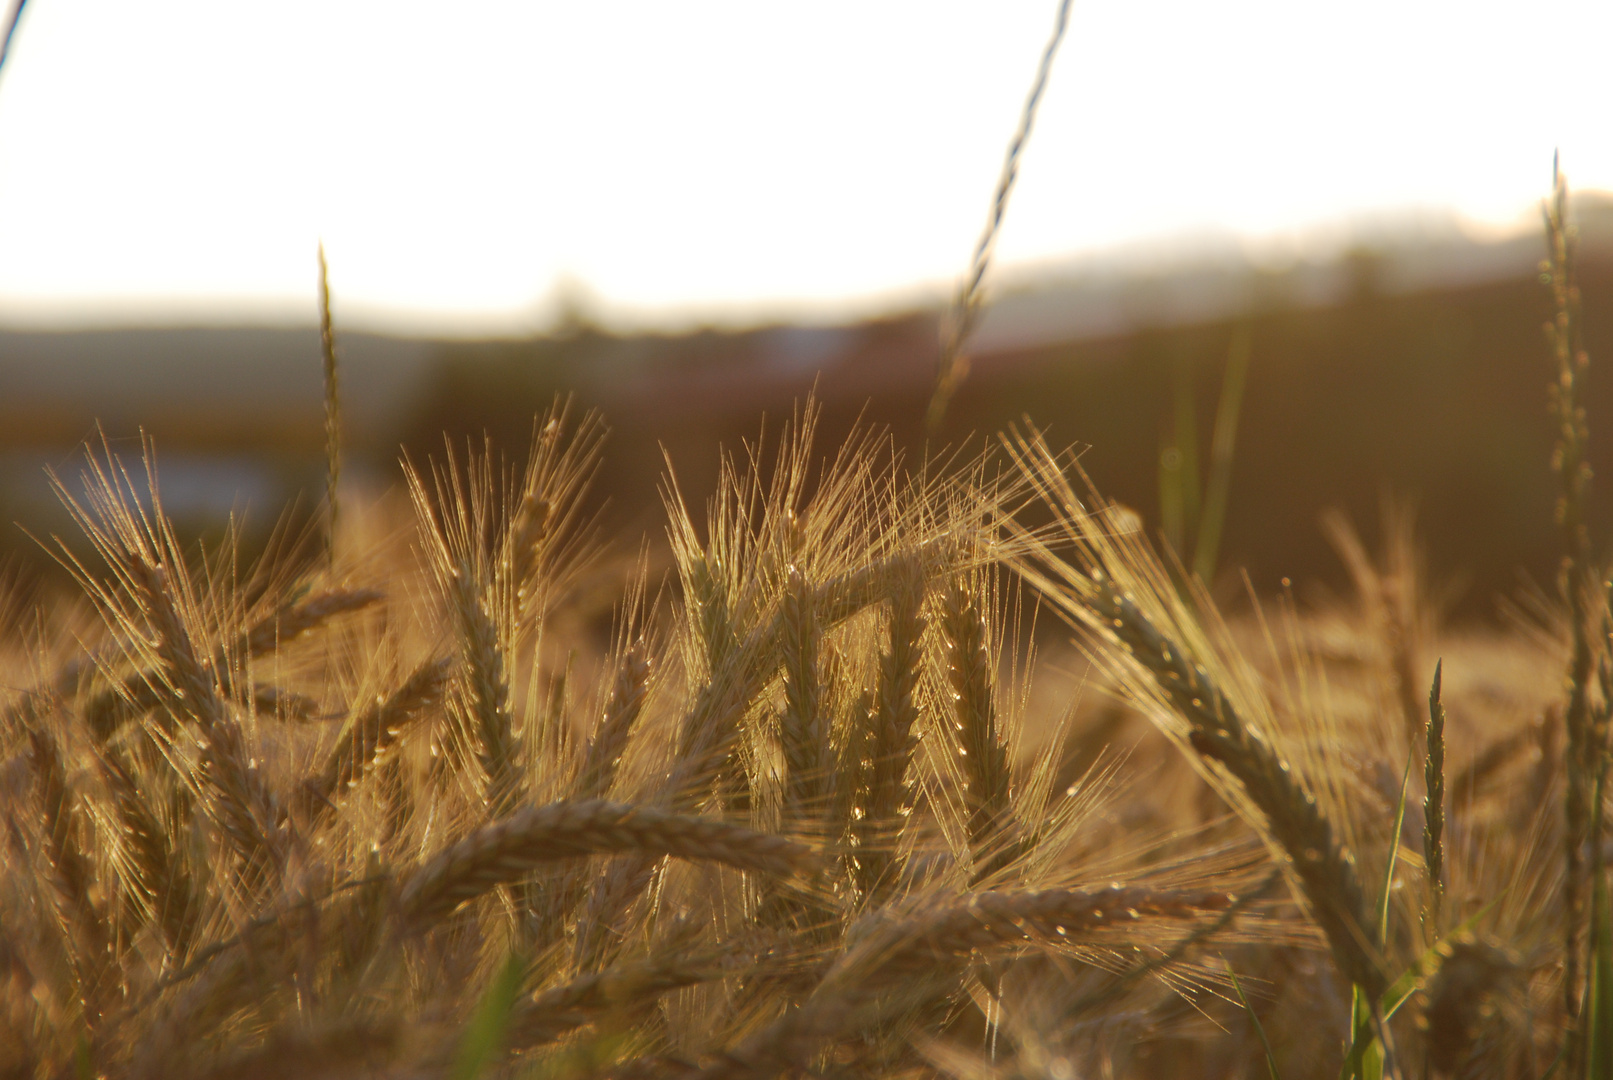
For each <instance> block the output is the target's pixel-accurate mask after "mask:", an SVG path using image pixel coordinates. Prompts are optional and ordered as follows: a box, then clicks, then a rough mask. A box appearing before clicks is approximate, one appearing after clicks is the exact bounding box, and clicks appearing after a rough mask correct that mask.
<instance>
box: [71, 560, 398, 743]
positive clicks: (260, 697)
mask: <svg viewBox="0 0 1613 1080" xmlns="http://www.w3.org/2000/svg"><path fill="white" fill-rule="evenodd" d="M380 599H382V594H381V593H379V592H376V591H374V590H373V589H338V590H333V591H331V592H326V593H320V594H319V595H317V596H313V597H310V598H309V599H307V600H304V601H302V602H300V603H297V604H291V605H288V606H286V607H284V608H282V609H280V610H279V611H276V612H275V613H274V614H272V615H270V616H268V617H267V618H265V619H262V620H260V621H259V622H257V623H255V624H253V626H251V627H250V628H249V629H248V630H247V631H246V632H245V633H244V634H242V635H241V641H240V652H241V654H242V655H245V656H251V657H257V656H264V655H266V654H268V653H271V652H273V651H274V650H275V649H276V648H278V647H279V646H281V645H284V644H286V643H288V642H290V641H292V640H294V639H296V638H297V637H300V636H301V635H303V634H305V633H308V632H309V631H310V630H314V629H316V628H318V627H319V626H322V625H323V624H324V623H325V622H327V621H329V620H330V619H332V618H334V617H335V616H337V615H341V614H345V613H346V612H349V611H358V610H360V609H362V608H365V607H368V606H370V605H371V604H373V603H375V602H376V601H378V600H380ZM213 670H214V671H216V672H218V673H219V676H220V679H221V681H222V682H224V683H226V684H229V683H231V682H232V680H230V679H229V671H230V662H229V657H228V656H227V655H226V654H225V653H224V652H223V651H222V650H220V651H218V652H217V653H215V655H214V657H213ZM58 681H60V680H58ZM226 689H227V690H228V692H229V693H231V694H232V695H233V696H234V697H235V698H236V699H237V700H239V701H241V702H242V703H243V704H244V703H246V702H247V701H249V700H250V701H252V702H253V705H254V707H255V708H256V709H257V711H258V712H259V713H260V714H266V715H280V714H281V706H282V704H284V705H286V706H289V707H290V713H291V716H292V717H293V718H301V717H302V716H306V715H308V714H310V713H312V712H313V711H314V708H315V706H314V705H313V704H312V702H311V701H310V700H309V699H307V698H304V697H301V695H297V696H292V695H290V694H289V692H287V691H283V690H277V689H276V688H274V687H269V686H254V687H253V688H252V694H251V696H250V697H248V696H247V695H245V694H243V693H241V692H240V691H238V690H235V689H233V688H230V687H229V686H228V685H227V686H226ZM166 700H167V694H166V692H165V690H164V689H163V687H162V685H161V676H160V675H159V674H157V673H155V672H149V671H142V672H138V673H136V674H134V675H130V676H129V677H127V678H126V679H124V680H123V681H122V683H121V684H120V685H118V686H116V687H113V688H111V689H109V690H103V691H101V692H100V693H98V694H96V695H95V696H94V697H92V698H90V699H89V701H88V702H86V703H85V705H84V707H83V717H84V721H85V723H87V724H88V725H89V727H90V730H91V732H92V733H93V734H94V735H95V737H96V739H97V741H99V742H103V743H104V742H106V741H107V740H109V739H111V738H112V736H113V735H115V734H117V732H118V730H119V729H120V728H121V727H122V726H123V725H124V724H127V723H129V722H131V721H133V720H136V719H138V718H139V717H141V716H144V715H146V714H147V713H149V712H150V711H151V710H153V709H155V708H157V707H158V706H160V705H162V704H163V703H164V701H166Z"/></svg>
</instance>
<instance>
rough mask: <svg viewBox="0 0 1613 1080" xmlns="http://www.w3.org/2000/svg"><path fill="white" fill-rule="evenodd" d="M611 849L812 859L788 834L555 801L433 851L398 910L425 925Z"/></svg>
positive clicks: (767, 864)
mask: <svg viewBox="0 0 1613 1080" xmlns="http://www.w3.org/2000/svg"><path fill="white" fill-rule="evenodd" d="M615 852H641V853H647V854H651V855H656V856H661V855H676V856H678V857H680V858H686V859H706V860H710V861H713V862H720V863H725V864H727V865H729V866H734V867H737V868H739V869H742V870H756V871H759V872H762V873H769V874H778V875H785V876H788V875H790V874H792V873H795V872H796V871H798V870H800V869H802V868H804V867H806V866H807V865H808V864H809V862H810V861H811V857H812V856H811V850H810V849H809V848H807V847H806V846H805V845H803V844H799V843H797V842H795V841H793V840H789V839H786V838H784V837H781V836H770V835H768V834H766V833H759V832H755V831H753V830H751V829H745V828H741V827H740V826H737V825H727V824H724V823H722V822H719V821H712V820H709V819H706V818H695V817H689V816H687V815H682V814H668V813H664V812H661V811H658V810H650V809H644V808H636V807H631V806H623V805H621V804H619V803H609V802H605V801H603V800H600V799H595V800H590V801H588V802H577V803H554V804H552V805H549V806H534V807H529V808H527V809H525V810H521V811H517V812H516V813H515V814H514V815H512V816H511V817H509V818H507V819H505V820H503V821H500V822H496V823H495V824H492V825H486V826H483V827H482V828H480V829H478V830H476V831H475V832H473V833H471V834H470V835H469V836H467V837H466V838H465V839H464V840H461V841H460V842H459V843H457V844H455V845H453V846H452V847H450V848H448V849H447V850H445V851H443V852H441V853H440V854H438V855H437V856H436V857H435V858H433V859H432V860H431V861H430V862H428V863H427V864H426V865H425V866H423V867H421V868H420V869H419V870H417V871H415V872H414V873H413V874H411V875H410V876H409V877H408V879H407V880H406V881H405V882H404V883H403V885H402V886H401V889H400V892H399V904H400V910H401V912H402V915H403V918H404V921H405V922H406V923H408V924H410V925H416V926H421V925H429V924H430V923H433V922H436V921H437V920H439V919H441V918H443V917H444V916H446V915H448V914H449V913H451V912H452V911H453V910H454V909H455V908H456V907H458V906H459V905H460V904H463V903H465V902H466V901H468V900H473V899H475V898H476V897H478V896H481V895H483V894H484V893H486V892H488V891H490V890H492V889H494V888H496V887H497V886H499V885H505V884H509V883H511V882H514V881H518V880H520V878H522V877H523V876H525V875H526V874H528V873H530V872H531V871H532V870H533V869H535V868H536V867H538V866H540V865H542V864H543V863H545V862H549V861H552V860H555V859H568V858H576V857H578V856H584V855H602V854H608V853H615Z"/></svg>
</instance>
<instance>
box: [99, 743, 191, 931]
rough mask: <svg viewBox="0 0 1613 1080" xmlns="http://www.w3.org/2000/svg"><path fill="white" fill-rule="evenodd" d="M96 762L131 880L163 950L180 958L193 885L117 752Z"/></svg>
mask: <svg viewBox="0 0 1613 1080" xmlns="http://www.w3.org/2000/svg"><path fill="white" fill-rule="evenodd" d="M97 763H98V764H99V766H100V771H101V777H102V779H103V780H104V781H105V783H106V787H107V790H108V791H109V792H110V793H111V795H112V805H113V807H114V809H115V810H116V812H117V817H118V824H119V827H120V830H121V831H122V833H123V838H124V841H125V842H126V844H127V845H128V848H129V852H130V854H131V856H132V858H131V859H130V860H129V862H130V869H131V871H132V873H131V877H132V882H131V884H132V885H133V886H134V889H135V891H136V892H137V893H138V895H139V897H140V899H141V901H142V902H143V903H144V905H145V906H146V908H147V910H148V911H149V913H150V914H151V915H152V916H153V917H154V918H155V920H156V923H157V926H158V928H159V929H160V930H161V932H162V935H163V939H164V940H165V941H166V942H167V943H168V951H169V952H170V953H171V954H173V956H174V958H175V959H176V960H178V961H180V962H183V960H184V957H185V954H186V953H187V952H188V951H189V949H190V945H191V941H192V939H193V937H194V935H195V931H196V924H197V920H198V917H199V916H200V913H201V904H200V900H199V898H198V897H197V895H196V888H195V884H194V882H193V881H192V880H191V877H190V874H189V873H187V872H186V870H185V868H184V865H183V863H182V862H181V861H180V859H179V857H178V855H177V853H176V852H175V851H174V849H173V845H172V843H171V842H170V840H169V834H168V830H167V829H165V828H164V827H163V825H162V821H161V819H160V818H159V817H158V816H157V814H156V813H155V812H154V811H153V810H152V808H151V806H150V805H149V804H148V803H147V802H146V799H145V797H144V796H143V795H142V794H141V793H140V789H139V786H138V785H137V784H136V782H135V779H134V775H133V772H132V770H131V768H130V765H129V763H128V761H127V760H126V759H125V758H124V757H123V754H122V751H121V750H119V749H116V748H110V747H109V748H106V749H103V750H101V751H100V752H99V753H98V754H97Z"/></svg>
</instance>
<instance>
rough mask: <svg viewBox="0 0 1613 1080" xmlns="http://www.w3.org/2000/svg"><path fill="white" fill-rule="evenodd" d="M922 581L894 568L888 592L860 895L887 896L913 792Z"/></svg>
mask: <svg viewBox="0 0 1613 1080" xmlns="http://www.w3.org/2000/svg"><path fill="white" fill-rule="evenodd" d="M924 591H925V581H924V574H923V570H922V568H921V565H920V564H919V563H918V561H917V560H910V561H908V562H907V563H905V564H904V565H901V566H899V567H897V568H896V570H895V575H894V577H893V581H892V586H891V591H890V623H889V631H888V639H887V641H888V643H887V646H886V649H885V652H884V653H883V654H882V655H881V656H880V660H879V690H878V693H877V694H876V696H875V698H874V715H873V720H872V723H873V737H872V739H870V740H869V741H870V758H871V767H870V775H869V783H868V807H867V814H866V816H865V817H864V819H863V821H862V823H861V827H860V831H861V833H862V836H861V844H860V850H859V853H858V857H857V859H858V868H859V877H860V882H859V884H860V887H861V888H862V890H863V892H864V894H865V895H868V896H870V897H880V896H883V895H885V894H888V892H889V890H890V889H891V888H892V886H893V885H894V881H893V880H892V873H893V871H892V863H891V851H892V848H893V846H894V844H895V841H896V834H897V833H898V832H899V831H900V829H901V827H902V824H903V822H904V821H905V819H906V817H907V815H908V814H910V813H911V812H912V807H913V790H912V786H911V783H910V781H909V778H908V775H907V772H908V765H909V764H910V763H911V762H912V759H913V750H914V747H915V746H916V745H917V742H918V740H917V732H916V731H915V730H914V728H915V725H916V724H917V723H918V718H919V713H918V703H917V701H916V700H915V697H914V695H915V692H916V691H917V688H918V681H919V675H920V673H921V671H922V670H923V668H922V665H923V656H924V652H923V636H924V628H925V624H926V620H925V618H924V616H923V614H922V606H923V603H924Z"/></svg>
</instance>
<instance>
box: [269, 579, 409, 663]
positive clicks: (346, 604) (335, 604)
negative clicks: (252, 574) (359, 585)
mask: <svg viewBox="0 0 1613 1080" xmlns="http://www.w3.org/2000/svg"><path fill="white" fill-rule="evenodd" d="M383 599H385V594H384V593H381V592H378V591H376V590H375V589H331V590H329V591H327V592H321V593H316V594H314V595H313V596H310V597H308V598H307V599H306V600H301V601H298V602H297V603H294V604H288V605H286V606H284V607H282V608H280V609H279V610H277V611H275V612H274V613H273V614H271V615H269V616H267V617H265V618H263V619H261V620H259V621H258V622H256V623H253V624H252V626H251V627H249V628H248V629H247V631H246V633H245V634H243V635H242V638H241V651H242V652H243V653H245V654H246V655H248V656H266V655H268V654H269V653H271V652H273V651H274V650H275V649H277V648H279V647H281V646H283V645H286V644H289V643H290V642H292V641H295V640H296V639H297V638H299V637H301V636H302V635H303V634H306V633H308V632H309V631H310V630H317V629H318V628H319V627H321V626H323V625H324V624H325V623H327V622H329V621H330V620H331V619H334V618H335V617H336V616H338V615H345V614H347V613H348V612H350V611H362V610H363V609H364V608H367V607H369V606H370V605H372V604H375V603H378V602H380V601H381V600H383Z"/></svg>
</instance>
